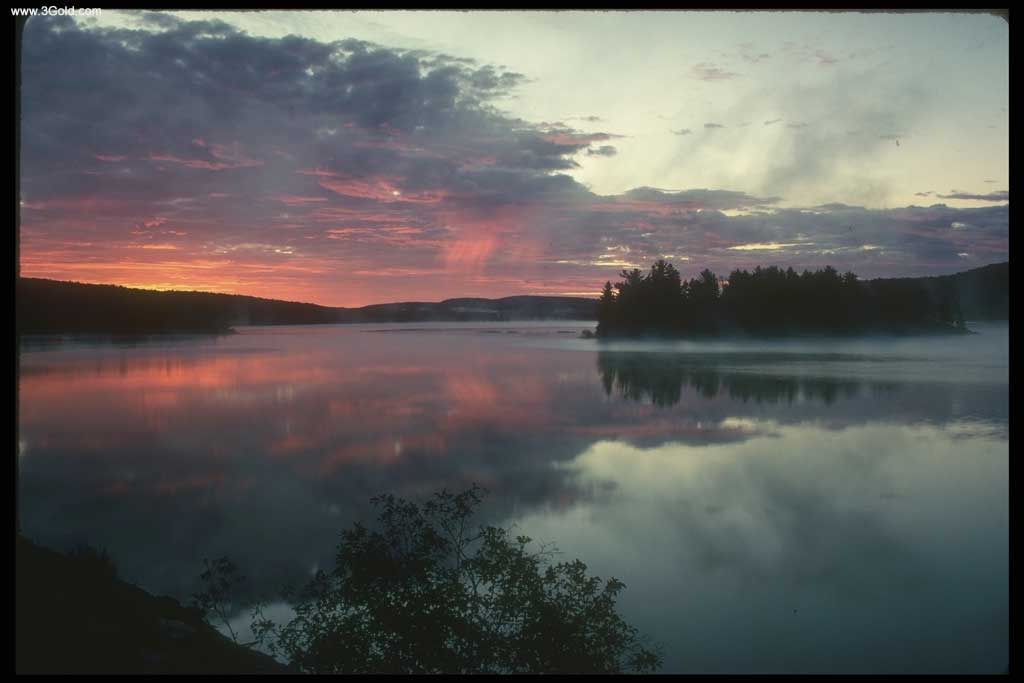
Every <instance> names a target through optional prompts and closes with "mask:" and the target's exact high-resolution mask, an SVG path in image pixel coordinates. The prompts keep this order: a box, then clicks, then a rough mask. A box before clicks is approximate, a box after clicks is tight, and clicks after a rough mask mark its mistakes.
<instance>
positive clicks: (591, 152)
mask: <svg viewBox="0 0 1024 683" xmlns="http://www.w3.org/2000/svg"><path fill="white" fill-rule="evenodd" d="M616 154H618V150H617V149H615V147H613V146H611V145H601V146H600V147H598V148H597V149H593V148H590V149H588V150H587V155H588V156H601V157H613V156H615V155H616Z"/></svg>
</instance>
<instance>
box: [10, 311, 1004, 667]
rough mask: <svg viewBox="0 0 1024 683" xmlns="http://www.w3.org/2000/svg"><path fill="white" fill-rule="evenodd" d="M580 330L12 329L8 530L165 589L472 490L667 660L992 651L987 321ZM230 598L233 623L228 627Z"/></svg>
mask: <svg viewBox="0 0 1024 683" xmlns="http://www.w3.org/2000/svg"><path fill="white" fill-rule="evenodd" d="M591 327H592V324H589V323H583V322H580V323H569V322H564V321H563V322H543V323H540V322H538V323H493V324H479V323H478V324H469V323H465V324H462V323H460V324H438V323H434V324H393V325H350V326H344V325H324V326H296V327H242V328H239V333H238V334H235V335H230V336H222V337H181V338H176V339H164V340H150V341H140V342H137V343H132V344H126V343H110V342H103V341H99V340H93V341H88V340H79V341H74V340H64V341H55V340H53V339H49V340H29V341H25V342H23V344H22V348H21V354H20V368H19V373H20V376H19V415H18V427H19V437H18V438H19V442H18V456H17V458H18V460H17V462H18V474H19V501H18V505H19V513H20V523H21V527H22V530H23V531H24V532H25V534H26V535H27V536H28V537H29V538H32V539H33V540H36V541H38V542H40V543H42V544H44V545H48V546H50V547H53V548H56V549H62V550H63V549H68V548H70V547H72V546H73V545H75V544H76V543H79V542H88V543H90V544H92V545H95V546H102V547H104V548H106V549H107V550H108V551H109V552H110V554H111V556H112V557H113V558H114V559H115V560H116V562H117V564H118V568H119V571H120V575H121V576H122V577H124V578H125V579H127V580H129V581H133V582H135V583H138V584H139V585H141V586H142V587H144V588H145V589H147V590H149V591H151V592H154V593H158V594H169V595H172V596H174V597H177V598H179V599H182V600H187V598H188V597H189V596H190V595H191V593H193V592H194V591H195V590H197V588H198V576H199V573H200V572H201V571H202V559H203V558H204V557H210V558H213V557H220V556H223V555H227V556H229V557H231V558H232V559H233V560H234V561H235V562H236V563H237V564H238V565H239V567H240V568H241V569H242V570H243V572H244V573H245V574H246V575H247V576H249V577H250V579H251V581H250V583H249V584H248V590H249V594H250V597H251V598H253V599H256V598H264V597H266V596H268V595H271V594H273V593H274V592H275V591H276V590H277V589H279V588H281V587H282V586H284V585H285V584H288V583H292V584H294V583H297V582H301V581H303V580H304V579H305V578H307V577H308V576H309V575H310V574H311V573H312V572H314V571H315V570H316V569H317V568H328V567H330V566H331V563H332V558H333V554H334V549H335V546H336V544H337V541H338V538H339V532H340V530H341V529H342V528H344V527H346V526H348V525H350V524H351V523H352V522H353V521H355V520H364V521H370V520H371V519H372V518H373V516H374V513H373V510H372V509H371V508H370V506H369V498H370V497H371V496H373V495H376V494H378V493H384V492H390V493H394V494H396V495H400V496H404V497H409V498H418V499H422V498H425V497H426V496H427V495H429V494H430V493H431V492H432V491H436V490H439V489H441V488H447V489H449V490H459V489H462V488H465V487H468V486H469V485H470V484H471V483H473V482H476V483H479V484H481V485H483V486H485V487H486V488H487V489H489V491H490V495H489V496H488V498H487V500H486V502H485V504H484V505H483V508H482V512H483V514H484V515H485V516H486V519H484V520H482V521H484V522H486V523H494V524H502V525H509V524H515V525H516V526H517V528H519V529H520V530H521V531H522V533H525V534H527V535H529V536H531V537H533V538H534V539H537V540H538V541H549V542H552V543H554V544H555V545H557V546H558V548H559V549H560V550H561V551H562V557H563V558H565V559H572V558H576V557H579V558H580V559H582V560H583V561H584V562H586V563H587V565H588V567H589V569H590V571H591V572H592V573H595V574H598V575H600V576H602V577H608V576H615V577H617V578H619V579H621V580H622V581H624V582H625V584H626V586H627V587H626V589H625V591H624V592H623V594H622V597H621V598H620V602H619V607H620V611H621V613H622V614H623V616H624V617H625V618H626V620H627V621H629V622H630V623H631V624H634V625H636V626H637V627H638V628H639V629H640V630H641V631H642V632H644V633H646V634H648V635H650V636H651V637H652V638H653V639H654V640H656V641H658V642H660V643H662V644H663V645H664V646H665V651H664V654H665V665H664V667H663V670H664V671H666V672H675V671H679V672H764V673H768V672H791V673H797V672H892V673H896V672H971V671H976V672H1001V671H1003V670H1004V669H1006V668H1007V667H1008V662H1009V659H1008V656H1009V655H1008V633H1009V608H1008V596H1009V571H1008V561H1009V560H1008V553H1009V539H1008V534H1009V483H1008V478H1009V389H1008V362H1009V351H1008V344H1009V333H1008V327H1007V325H1005V324H999V325H994V324H970V327H972V329H976V330H977V331H978V332H979V334H976V335H970V336H964V337H951V338H939V337H933V338H902V339H851V340H839V339H831V340H823V339H819V340H814V339H803V340H790V341H778V342H756V341H749V340H748V341H715V342H684V341H661V342H658V341H616V342H599V341H597V340H593V339H581V338H580V332H581V331H582V330H583V329H585V328H591ZM241 616H242V615H240V618H241Z"/></svg>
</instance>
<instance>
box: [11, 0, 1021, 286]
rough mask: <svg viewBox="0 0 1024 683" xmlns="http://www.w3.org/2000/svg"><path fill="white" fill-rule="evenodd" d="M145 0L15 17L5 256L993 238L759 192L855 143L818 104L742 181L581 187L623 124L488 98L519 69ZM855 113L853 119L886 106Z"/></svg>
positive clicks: (375, 258)
mask: <svg viewBox="0 0 1024 683" xmlns="http://www.w3.org/2000/svg"><path fill="white" fill-rule="evenodd" d="M146 16H152V21H149V20H147V24H146V25H147V26H149V28H148V29H145V30H144V29H95V28H86V27H84V26H83V25H80V24H76V23H75V22H73V21H72V20H68V19H59V18H55V19H53V20H51V21H48V22H40V21H37V20H33V21H30V22H28V24H27V25H26V28H25V33H24V41H23V57H24V60H23V74H22V76H23V88H22V103H21V104H22V128H21V132H22V140H21V145H22V147H21V149H22V153H21V184H20V188H19V192H20V208H21V212H20V220H21V224H20V229H21V232H20V237H21V243H20V244H21V253H20V262H19V265H20V268H21V273H22V274H23V275H28V276H39V277H54V278H57V279H77V280H80V281H91V282H116V283H120V284H128V285H140V284H141V285H146V286H156V285H160V286H165V287H168V288H180V289H209V290H212V291H233V292H242V293H247V294H254V295H259V296H268V297H273V298H284V299H289V298H291V299H297V300H305V301H317V302H320V303H325V304H337V305H360V304H367V303H378V302H383V301H401V300H411V299H418V300H424V299H429V300H439V299H443V298H448V297H454V296H468V295H479V296H504V295H509V294H514V293H534V294H561V293H565V292H586V291H595V293H596V289H598V288H599V286H600V284H602V283H603V282H604V280H605V279H607V278H608V277H609V276H610V275H613V273H614V272H615V269H616V268H617V267H618V266H617V265H616V264H617V263H619V262H624V261H626V260H628V261H630V262H631V263H636V264H640V265H642V264H644V263H648V262H650V261H652V260H654V259H655V258H658V257H660V256H662V255H665V254H674V255H678V257H679V260H680V262H681V263H685V264H687V267H694V268H697V269H698V270H699V269H700V268H703V267H704V266H708V267H712V268H713V269H717V270H719V271H720V272H727V271H728V270H730V269H731V268H732V267H734V266H743V265H749V264H751V263H754V262H755V261H754V259H755V258H761V259H764V258H765V256H766V252H763V251H762V252H760V253H759V252H758V250H746V251H745V250H742V249H735V248H734V247H739V246H742V245H751V244H755V245H757V244H771V245H782V246H780V247H779V249H778V250H776V251H773V252H771V253H770V257H771V258H772V259H777V260H779V261H780V262H784V263H786V264H793V265H794V266H795V267H796V266H800V267H805V266H806V267H811V266H815V265H824V264H826V263H834V264H836V265H837V266H838V265H843V266H844V267H847V268H850V269H853V270H855V271H857V272H858V273H862V274H865V275H871V274H911V273H913V272H921V273H925V272H935V271H936V270H942V269H944V268H948V267H950V264H952V263H954V262H955V263H956V264H957V267H960V266H962V265H963V259H962V258H961V257H958V256H957V254H958V253H961V252H965V253H970V254H971V255H972V256H971V258H972V259H974V260H973V261H971V262H972V263H979V264H980V263H982V262H988V261H997V260H1004V259H1005V258H1007V254H1008V239H1007V234H1008V229H1007V225H1008V207H1006V206H996V207H989V208H984V209H953V208H949V207H944V206H941V205H938V206H936V207H930V208H927V209H923V208H920V207H908V208H906V209H900V210H891V211H888V212H885V211H869V210H867V209H862V208H859V207H851V206H846V205H838V204H836V205H829V206H826V207H816V208H814V209H813V210H804V211H801V210H798V209H790V208H785V209H784V208H780V207H779V205H780V204H781V203H782V197H784V196H787V193H786V190H787V189H788V188H789V187H792V186H799V183H800V182H801V181H803V180H805V179H806V178H808V177H811V178H815V179H818V180H819V181H820V179H821V178H832V177H833V171H834V168H833V165H834V164H836V163H838V162H837V161H836V159H844V160H845V159H856V158H858V155H863V154H867V153H868V152H869V151H870V149H871V145H865V144H863V141H845V138H843V141H841V142H836V138H835V137H834V136H833V137H830V136H829V131H827V130H822V128H825V127H826V125H827V124H822V125H819V124H818V123H816V124H815V126H813V127H808V128H807V129H806V130H805V132H803V133H802V134H801V135H792V136H781V137H782V138H785V139H784V140H781V141H780V142H779V145H780V147H779V149H778V150H776V153H774V154H773V155H772V157H771V158H770V159H769V161H768V163H767V164H766V172H767V175H766V182H765V185H764V187H762V188H750V189H749V190H745V191H744V190H732V189H723V188H721V186H719V187H718V188H717V189H708V188H698V189H682V190H667V189H657V188H650V187H641V188H635V189H633V190H630V191H626V192H622V193H619V194H612V195H598V194H595V193H594V192H593V191H591V190H590V189H588V188H587V187H586V186H584V185H583V184H581V183H580V182H578V181H576V180H575V179H574V178H573V177H571V176H570V175H568V173H567V171H571V170H572V169H575V168H577V167H578V165H579V163H580V162H579V160H581V159H584V158H587V157H591V156H604V157H609V156H612V155H614V154H615V153H616V148H615V147H614V146H613V144H612V142H613V141H614V140H616V139H619V138H620V137H621V136H620V135H618V134H616V133H615V132H614V131H596V132H593V131H581V130H578V129H575V128H573V127H571V126H569V125H567V124H565V123H563V122H541V123H536V122H530V121H526V120H523V119H520V118H516V117H514V116H511V115H509V114H507V113H504V112H502V111H501V110H500V109H499V108H498V106H497V104H496V102H498V101H499V100H500V99H501V98H502V97H505V96H507V95H509V94H511V93H513V92H514V91H515V89H516V88H517V87H519V86H520V85H521V84H522V83H523V82H525V79H526V77H525V76H524V75H522V74H519V73H518V72H515V71H508V70H504V69H500V68H496V67H491V66H481V65H479V64H477V63H476V62H473V61H472V60H465V59H462V58H458V57H452V56H447V55H441V54H436V53H431V52H427V51H411V50H404V49H394V48H387V47H383V46H379V45H374V44H371V43H367V42H364V41H354V40H350V39H344V38H340V39H339V40H337V41H334V42H331V43H322V42H317V41H313V40H307V39H303V38H297V37H295V36H288V37H285V38H275V39H271V38H258V37H253V36H250V35H248V34H245V33H243V32H241V31H238V30H236V29H233V28H231V27H230V26H228V25H226V24H224V23H222V22H216V21H201V22H185V21H180V20H177V19H173V18H169V17H168V16H166V15H160V14H157V15H146ZM72 63H73V64H74V65H75V68H74V69H69V68H68V65H69V64H72ZM830 93H831V91H827V92H826V91H822V92H821V93H817V92H816V91H813V90H812V91H811V94H812V97H811V98H809V99H808V102H809V103H810V104H811V105H814V104H815V101H816V100H815V99H814V97H813V96H814V95H821V105H822V106H821V107H820V108H816V107H814V106H812V107H811V108H810V109H809V110H808V111H807V113H806V114H805V115H806V116H807V117H808V118H809V119H810V120H814V121H816V122H818V121H826V120H827V117H826V115H825V113H823V112H824V107H825V105H826V104H827V105H828V106H830V107H835V106H845V105H847V104H850V103H847V102H844V101H842V100H841V101H839V102H838V103H837V102H836V101H835V98H834V97H832V96H831V95H830ZM825 95H829V97H825ZM914 96H915V94H914V93H910V94H908V95H907V97H910V98H913V97H914ZM904 103H905V102H904V101H903V100H900V99H899V98H896V99H895V100H894V106H902V105H903V104H904ZM850 106H851V107H853V105H850ZM776 111H784V109H782V108H780V107H778V106H775V105H773V106H772V108H770V109H768V110H767V111H766V112H764V113H760V112H753V111H752V112H751V114H750V115H749V116H750V117H753V116H764V115H766V114H767V115H770V114H772V113H774V112H776ZM744 117H745V118H747V116H746V115H745V116H744ZM861 118H863V123H864V127H865V129H868V130H899V129H901V128H903V127H904V126H905V125H906V123H905V122H903V121H890V120H888V119H887V117H886V116H884V115H873V113H872V110H868V111H867V115H864V116H863V117H861ZM779 120H781V119H776V120H774V121H766V122H765V123H766V125H771V124H773V123H777V122H778V121H779ZM591 122H592V121H591ZM724 127H725V126H724V124H720V123H706V124H704V128H705V130H713V129H715V128H724ZM671 132H672V133H673V134H676V135H685V134H690V133H691V132H692V131H690V129H680V130H672V131H671ZM728 137H729V136H726V138H721V139H720V140H721V141H722V144H728V142H729V141H728ZM717 140H718V139H716V142H717ZM862 148H867V149H862ZM691 163H692V161H691ZM860 186H863V184H861V185H860ZM996 195H1000V193H993V195H985V196H986V197H993V196H996ZM979 196H980V195H979ZM951 197H952V198H958V197H953V196H951ZM1006 198H1007V199H1008V194H1007V195H1006ZM849 201H850V202H851V203H857V202H860V201H861V197H858V196H852V197H850V198H849ZM992 201H999V200H998V199H993V200H992ZM978 212H980V213H978ZM986 212H987V213H986ZM953 222H960V223H964V224H968V225H970V226H971V228H970V229H965V230H952V229H951V228H950V224H951V223H953ZM849 226H852V227H853V230H852V231H851V230H847V229H846V228H847V227H849ZM863 245H877V246H878V247H879V248H878V249H876V250H870V251H865V250H864V249H863ZM169 247H173V248H169ZM615 247H627V248H628V249H629V252H628V259H627V256H625V255H624V254H625V252H622V251H615V250H614V248H615ZM609 254H612V255H614V258H608V255H609ZM382 256H383V257H384V260H386V263H387V265H386V267H384V266H382V265H381V262H382ZM683 257H685V259H688V260H683ZM395 274H401V277H395V276H394V275H395Z"/></svg>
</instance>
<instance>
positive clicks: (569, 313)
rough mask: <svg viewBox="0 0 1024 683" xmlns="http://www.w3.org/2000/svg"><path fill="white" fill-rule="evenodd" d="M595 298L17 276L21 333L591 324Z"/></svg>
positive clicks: (119, 333)
mask: <svg viewBox="0 0 1024 683" xmlns="http://www.w3.org/2000/svg"><path fill="white" fill-rule="evenodd" d="M595 306H596V301H595V300H592V299H580V298H574V297H554V296H512V297H505V298H503V299H477V298H472V299H471V298H465V299H449V300H447V301H442V302H440V303H426V302H423V303H419V302H411V303H394V304H375V305H372V306H363V307H362V308H335V307H330V306H318V305H316V304H307V303H295V302H291V301H277V300H274V299H260V298H257V297H252V296H242V295H237V294H212V293H208V292H156V291H150V290H144V289H131V288H128V287H120V286H118V285H92V284H82V283H78V282H62V281H58V280H44V279H37V278H18V282H17V293H16V301H15V307H16V313H17V315H16V319H17V326H18V333H19V334H109V335H118V336H137V335H149V334H167V333H212V334H217V333H226V332H229V331H230V330H231V327H232V326H233V325H311V324H328V323H359V322H421V321H429V322H450V321H493V320H545V319H550V320H593V319H594V317H595Z"/></svg>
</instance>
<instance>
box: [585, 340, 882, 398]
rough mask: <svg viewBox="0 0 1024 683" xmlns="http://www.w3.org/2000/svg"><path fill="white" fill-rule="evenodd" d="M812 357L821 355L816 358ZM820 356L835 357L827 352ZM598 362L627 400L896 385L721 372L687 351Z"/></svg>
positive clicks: (830, 393)
mask: <svg viewBox="0 0 1024 683" xmlns="http://www.w3.org/2000/svg"><path fill="white" fill-rule="evenodd" d="M784 357H788V356H784ZM840 358H841V357H840ZM741 359H742V358H740V359H737V358H736V357H735V356H734V357H731V358H730V361H732V362H735V361H736V360H741ZM747 360H748V361H749V359H747ZM757 360H758V361H760V362H763V361H764V356H763V355H759V356H758V358H757ZM816 360H818V361H819V362H820V361H822V359H821V358H818V359H816ZM824 360H825V361H830V360H839V358H834V357H832V356H826V357H825V359H824ZM597 368H598V371H599V372H600V373H601V383H602V384H603V386H604V390H605V393H606V394H609V395H610V394H611V393H612V391H613V390H614V391H617V392H618V394H619V395H620V396H622V397H624V398H627V399H629V400H632V401H650V402H651V403H653V404H654V405H657V406H673V405H675V404H677V403H679V401H680V400H681V399H682V392H683V388H684V387H689V388H692V389H694V390H695V391H696V392H697V393H699V394H700V395H701V396H702V397H703V398H707V399H710V398H715V397H716V396H718V394H719V393H722V392H725V393H726V394H728V396H729V398H732V399H738V400H740V401H743V402H747V401H754V402H756V403H766V402H767V403H779V402H785V403H793V402H794V401H797V400H802V401H821V402H822V403H825V404H826V405H831V404H832V403H835V401H836V399H838V398H839V397H844V398H848V399H849V398H854V397H856V396H858V395H860V394H861V392H862V391H863V390H864V389H868V390H870V391H872V392H873V393H892V392H894V391H898V389H899V385H898V384H897V383H894V382H870V383H869V382H861V381H858V380H856V379H837V378H831V377H791V376H778V375H775V376H773V375H762V374H749V373H740V372H728V371H726V372H722V371H721V370H720V369H719V368H718V366H716V365H715V364H714V359H713V358H711V359H709V358H706V357H700V358H696V359H695V358H694V356H693V355H692V354H671V353H625V352H618V353H615V352H610V353H605V352H602V353H599V354H598V356H597Z"/></svg>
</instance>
